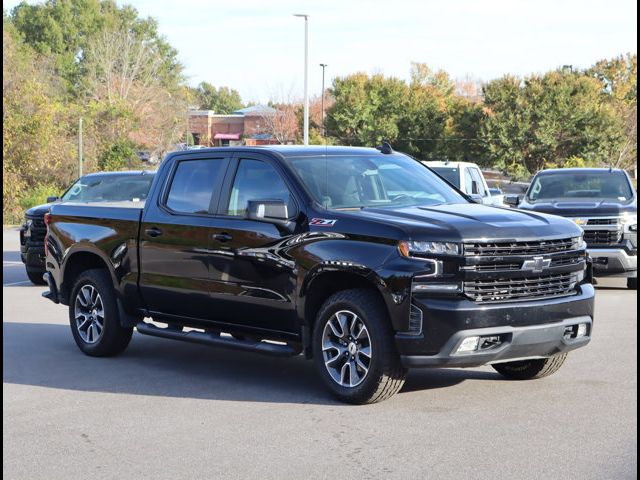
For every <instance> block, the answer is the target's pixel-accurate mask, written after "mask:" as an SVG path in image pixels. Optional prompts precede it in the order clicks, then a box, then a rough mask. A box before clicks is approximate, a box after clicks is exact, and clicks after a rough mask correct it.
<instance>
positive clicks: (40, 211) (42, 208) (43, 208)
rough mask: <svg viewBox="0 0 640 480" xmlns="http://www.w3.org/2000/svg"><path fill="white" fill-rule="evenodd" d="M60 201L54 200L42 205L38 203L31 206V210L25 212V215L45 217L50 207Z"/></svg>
mask: <svg viewBox="0 0 640 480" xmlns="http://www.w3.org/2000/svg"><path fill="white" fill-rule="evenodd" d="M56 203H60V202H52V203H44V204H42V205H36V206H35V207H31V208H30V209H29V210H27V211H26V212H25V215H27V216H29V217H40V218H43V217H44V214H45V213H47V212H48V211H49V209H50V208H51V207H52V206H53V205H55V204H56Z"/></svg>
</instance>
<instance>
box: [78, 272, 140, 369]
mask: <svg viewBox="0 0 640 480" xmlns="http://www.w3.org/2000/svg"><path fill="white" fill-rule="evenodd" d="M69 323H70V325H71V333H72V334H73V338H74V340H75V341H76V344H77V345H78V348H80V350H82V351H83V352H84V353H86V354H87V355H91V356H94V357H107V356H112V355H117V354H119V353H121V352H122V351H123V350H124V349H125V348H127V345H129V342H130V341H131V335H132V333H133V328H132V327H123V326H122V325H121V324H120V315H119V313H118V305H117V302H116V294H115V291H114V289H113V285H112V283H111V277H110V276H109V274H108V273H107V271H105V270H100V269H95V270H87V271H85V272H82V273H81V274H80V276H79V277H78V279H77V280H76V282H75V284H74V286H73V289H72V290H71V296H70V297H69Z"/></svg>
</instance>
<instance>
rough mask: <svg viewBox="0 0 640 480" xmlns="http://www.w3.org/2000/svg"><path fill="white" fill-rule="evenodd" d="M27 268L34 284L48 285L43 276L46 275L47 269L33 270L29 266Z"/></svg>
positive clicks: (28, 275)
mask: <svg viewBox="0 0 640 480" xmlns="http://www.w3.org/2000/svg"><path fill="white" fill-rule="evenodd" d="M26 270H27V277H29V280H30V281H31V283H33V284H34V285H46V284H47V282H45V280H44V278H42V276H43V275H44V272H45V270H31V269H29V268H27V269H26Z"/></svg>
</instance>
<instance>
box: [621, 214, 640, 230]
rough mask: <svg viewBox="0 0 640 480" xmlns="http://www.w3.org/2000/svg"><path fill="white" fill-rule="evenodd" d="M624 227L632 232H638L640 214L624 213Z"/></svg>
mask: <svg viewBox="0 0 640 480" xmlns="http://www.w3.org/2000/svg"><path fill="white" fill-rule="evenodd" d="M622 225H624V226H625V228H627V229H629V230H630V231H632V232H637V231H638V214H637V213H624V214H623V215H622Z"/></svg>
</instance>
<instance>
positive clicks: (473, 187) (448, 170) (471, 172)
mask: <svg viewBox="0 0 640 480" xmlns="http://www.w3.org/2000/svg"><path fill="white" fill-rule="evenodd" d="M422 163H424V164H425V165H426V166H428V167H429V168H431V169H432V170H433V171H434V172H436V173H437V174H438V175H440V176H441V177H443V178H444V179H445V180H447V181H448V182H449V183H451V184H452V185H454V186H455V187H456V188H459V189H460V190H462V191H463V192H464V193H466V194H467V195H470V196H473V197H476V198H478V200H482V203H483V204H484V205H494V206H503V204H502V201H501V200H500V199H495V198H493V196H492V195H491V192H490V191H489V186H488V185H487V181H486V180H485V178H484V175H482V171H481V170H480V167H478V165H476V164H475V163H469V162H446V161H445V162H422Z"/></svg>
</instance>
